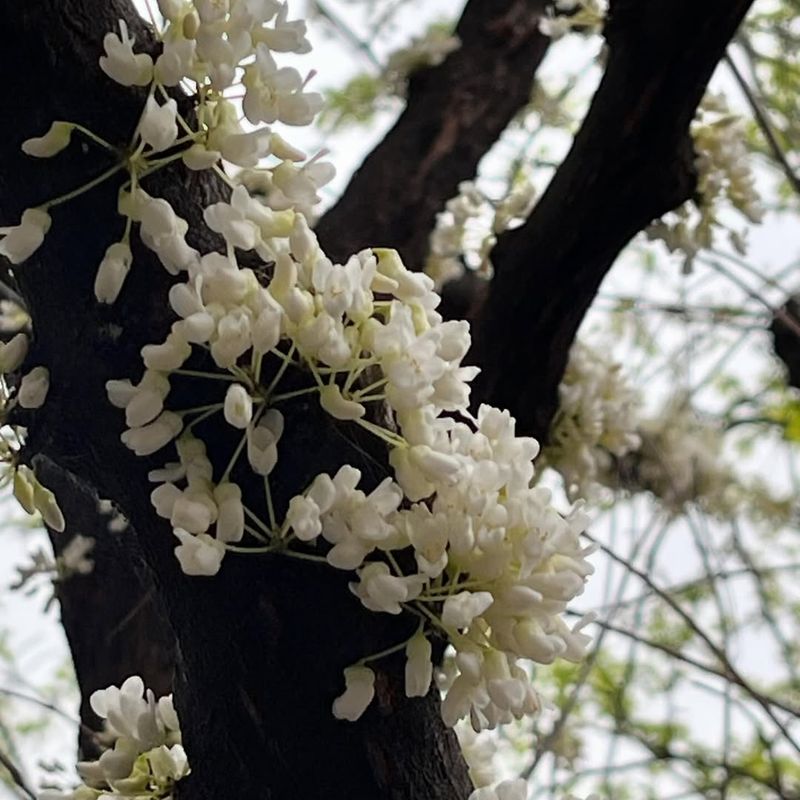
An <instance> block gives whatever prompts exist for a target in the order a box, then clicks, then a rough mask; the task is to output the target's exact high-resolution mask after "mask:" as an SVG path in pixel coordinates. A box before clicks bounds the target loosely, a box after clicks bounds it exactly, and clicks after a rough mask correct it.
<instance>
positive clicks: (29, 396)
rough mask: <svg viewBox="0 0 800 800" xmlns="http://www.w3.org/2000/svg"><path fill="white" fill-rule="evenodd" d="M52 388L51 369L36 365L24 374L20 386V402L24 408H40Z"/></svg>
mask: <svg viewBox="0 0 800 800" xmlns="http://www.w3.org/2000/svg"><path fill="white" fill-rule="evenodd" d="M49 389H50V370H48V369H47V367H34V368H33V369H32V370H31V371H30V372H29V373H28V374H27V375H24V376H23V378H22V381H21V383H20V386H19V395H18V397H19V404H20V405H21V406H22V407H23V408H39V407H41V406H42V405H43V404H44V401H45V398H46V397H47V392H48V390H49Z"/></svg>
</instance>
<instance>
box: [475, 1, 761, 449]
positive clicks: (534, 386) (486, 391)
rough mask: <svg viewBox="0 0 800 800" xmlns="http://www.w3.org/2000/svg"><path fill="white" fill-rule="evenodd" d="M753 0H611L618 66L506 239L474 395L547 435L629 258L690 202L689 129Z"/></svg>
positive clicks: (481, 337) (610, 33) (497, 259)
mask: <svg viewBox="0 0 800 800" xmlns="http://www.w3.org/2000/svg"><path fill="white" fill-rule="evenodd" d="M751 2H752V0H733V1H732V0H709V2H706V3H703V4H702V5H698V4H697V3H695V2H692V0H616V2H615V0H612V2H611V6H610V11H609V18H608V23H607V25H606V31H605V35H606V39H607V41H608V48H609V54H608V65H607V68H606V71H605V74H604V76H603V79H602V81H601V84H600V86H599V88H598V90H597V92H596V94H595V96H594V98H593V100H592V104H591V107H590V109H589V112H588V114H587V116H586V119H585V120H584V122H583V125H582V126H581V129H580V131H579V132H578V134H577V136H576V137H575V141H574V143H573V146H572V149H571V150H570V153H569V154H568V156H567V157H566V159H565V160H564V162H563V163H562V165H561V167H560V168H559V169H558V170H557V172H556V174H555V176H554V177H553V180H552V181H551V183H550V185H549V186H548V188H547V191H546V192H545V194H544V196H543V197H542V198H541V200H540V201H539V203H538V205H537V206H536V208H535V209H534V212H533V214H532V216H531V217H530V219H529V220H528V222H527V223H526V224H525V225H523V226H522V227H520V228H518V229H516V230H514V231H510V232H508V233H506V234H504V235H503V236H502V237H501V238H500V241H499V242H498V244H497V246H496V248H495V250H494V253H493V256H492V261H493V263H494V265H495V268H496V275H495V278H494V280H493V281H492V283H491V285H490V287H489V293H488V299H487V301H486V302H485V304H484V307H483V309H482V311H481V312H480V314H479V317H478V322H477V324H476V329H477V343H476V348H475V352H476V356H475V358H476V361H477V363H479V364H481V365H482V367H483V369H484V371H483V373H482V374H481V375H480V376H479V378H478V380H477V383H476V387H475V396H476V397H477V398H479V399H481V400H488V401H491V402H492V403H493V404H495V405H499V406H501V407H504V408H509V409H511V411H512V412H513V413H514V415H515V416H516V418H517V421H518V424H519V427H520V428H521V430H523V431H524V432H525V433H531V434H533V435H535V436H537V437H539V438H546V436H547V432H548V428H549V425H550V421H551V419H552V416H553V414H554V412H555V409H556V407H557V394H558V384H559V382H560V380H561V377H562V375H563V373H564V368H565V366H566V363H567V357H568V354H569V349H570V347H571V345H572V341H573V339H574V337H575V333H576V332H577V330H578V327H579V325H580V323H581V321H582V319H583V317H584V315H585V313H586V311H587V309H588V308H589V306H590V304H591V302H592V300H593V299H594V296H595V294H596V292H597V289H598V287H599V286H600V283H601V281H602V280H603V278H604V277H605V275H606V273H607V272H608V270H609V269H610V267H611V265H612V264H613V263H614V260H615V259H616V257H617V255H618V254H619V252H620V251H621V250H622V248H623V247H624V246H625V245H626V244H627V243H628V241H630V239H631V238H632V237H633V236H634V235H635V234H636V233H637V232H638V231H639V230H641V229H642V228H643V227H644V226H646V225H647V224H648V223H649V222H651V221H652V220H653V219H655V218H657V217H659V216H661V215H662V214H664V213H666V212H667V211H669V210H670V209H672V208H675V207H677V206H679V205H680V204H681V203H683V202H684V201H686V200H688V199H690V198H691V197H692V193H693V192H694V189H695V185H696V176H695V174H694V168H693V158H694V156H693V152H692V142H691V138H690V136H689V123H690V122H691V119H692V117H693V115H694V113H695V109H696V108H697V105H698V103H699V101H700V99H701V97H702V95H703V92H704V90H705V87H706V84H707V83H708V80H709V78H710V77H711V74H712V72H713V71H714V67H715V65H716V64H717V62H718V61H719V59H720V58H721V57H722V55H723V54H724V52H725V47H726V44H727V42H728V41H729V40H730V39H731V37H732V36H733V34H734V32H735V31H736V28H737V26H738V25H739V23H740V22H741V20H742V18H743V17H744V14H745V12H746V11H747V9H748V8H749V6H750V5H751Z"/></svg>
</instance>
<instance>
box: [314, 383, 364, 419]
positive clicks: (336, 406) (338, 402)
mask: <svg viewBox="0 0 800 800" xmlns="http://www.w3.org/2000/svg"><path fill="white" fill-rule="evenodd" d="M319 404H320V405H321V406H322V407H323V408H324V409H325V411H327V412H328V413H329V414H330V415H331V416H332V417H336V419H342V420H354V419H361V417H363V416H364V414H366V413H367V410H366V409H365V408H364V406H362V405H361V403H357V402H356V401H355V400H347V399H346V398H344V397H343V396H342V390H341V389H340V388H339V387H338V386H337V385H336V384H335V383H331V384H328V385H327V386H325V387H324V388H322V389H320V392H319Z"/></svg>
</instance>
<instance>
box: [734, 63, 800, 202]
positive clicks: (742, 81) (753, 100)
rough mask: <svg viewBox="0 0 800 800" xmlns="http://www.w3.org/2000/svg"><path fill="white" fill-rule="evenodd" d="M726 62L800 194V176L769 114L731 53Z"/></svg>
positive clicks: (778, 160)
mask: <svg viewBox="0 0 800 800" xmlns="http://www.w3.org/2000/svg"><path fill="white" fill-rule="evenodd" d="M724 60H725V63H726V64H727V65H728V68H729V69H730V71H731V73H732V74H733V77H734V79H735V80H736V83H738V84H739V88H740V89H741V90H742V94H743V95H744V97H745V100H747V102H748V104H749V105H750V109H751V110H752V112H753V116H754V117H755V119H756V122H757V123H758V127H759V129H760V130H761V133H762V134H763V135H764V138H765V139H766V140H767V144H768V145H769V148H770V150H772V155H773V156H774V157H775V160H776V161H777V162H778V164H780V167H781V170H782V171H783V174H784V175H785V176H786V179H787V180H788V181H789V184H790V185H791V187H792V189H793V190H794V191H795V192H796V193H797V194H800V176H798V175H797V173H796V172H795V171H794V169H793V168H792V165H791V164H790V163H789V161H788V159H787V158H786V153H784V152H783V148H782V147H781V145H780V142H778V138H777V137H776V136H775V131H774V130H773V129H772V124H771V123H770V121H769V120H768V119H767V114H766V112H765V111H764V109H763V108H762V107H761V103H760V102H759V100H758V98H757V97H756V95H755V92H753V89H752V88H751V86H750V85H749V84H748V83H747V79H746V78H745V77H744V75H742V73H741V70H740V69H739V68H738V67H737V66H736V62H734V60H733V59H732V58H731V55H730V52H727V53H725V57H724Z"/></svg>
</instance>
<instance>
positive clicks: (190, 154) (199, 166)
mask: <svg viewBox="0 0 800 800" xmlns="http://www.w3.org/2000/svg"><path fill="white" fill-rule="evenodd" d="M221 156H222V153H220V152H219V151H218V150H208V149H207V148H206V147H205V146H204V145H202V144H200V143H199V142H197V143H195V144H193V145H192V146H191V147H190V148H188V150H184V151H183V154H182V155H181V159H182V160H183V163H184V164H185V165H186V166H187V167H188V168H189V169H191V170H195V171H196V172H201V171H202V170H204V169H211V168H212V167H213V166H214V165H215V164H216V163H217V162H218V161H219V160H220V158H221Z"/></svg>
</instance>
